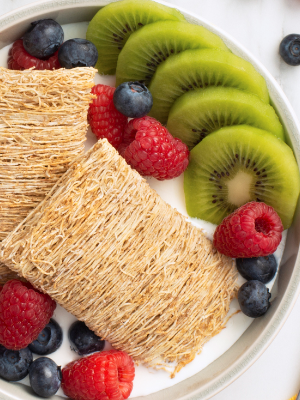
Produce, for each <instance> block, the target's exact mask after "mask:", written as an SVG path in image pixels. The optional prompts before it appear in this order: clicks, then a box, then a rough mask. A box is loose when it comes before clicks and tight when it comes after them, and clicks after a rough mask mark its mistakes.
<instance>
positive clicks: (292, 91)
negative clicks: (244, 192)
mask: <svg viewBox="0 0 300 400" xmlns="http://www.w3.org/2000/svg"><path fill="white" fill-rule="evenodd" d="M166 1H168V0H166ZM30 3H32V1H31V0H0V15H1V14H4V13H6V12H9V11H12V10H14V9H16V8H18V7H20V6H24V5H26V4H30ZM169 3H171V4H174V5H178V6H181V7H184V8H185V9H186V10H187V11H192V12H195V13H197V14H199V15H201V16H202V17H203V18H205V19H207V20H208V21H209V22H212V23H214V24H215V25H216V26H218V27H220V28H222V29H223V30H225V31H226V32H228V33H229V34H230V35H232V36H233V37H234V38H235V39H237V40H238V41H239V42H240V43H241V44H243V45H244V46H245V47H246V48H247V49H248V50H250V51H251V52H252V53H253V55H254V56H255V57H257V59H258V60H260V61H261V62H262V63H263V64H264V65H265V67H267V69H268V70H269V71H270V72H271V74H272V75H273V76H274V77H275V78H276V79H277V81H278V82H279V84H280V85H281V86H282V88H283V90H284V92H285V94H286V95H287V97H288V99H289V101H290V102H291V104H292V106H293V108H294V110H295V112H296V114H297V116H298V118H300V94H299V93H300V66H299V67H290V66H288V65H286V64H285V63H284V62H283V61H281V59H280V57H279V55H278V46H279V43H280V41H281V39H282V38H283V37H284V36H285V35H287V34H289V33H300V24H299V21H300V0H169ZM298 90H299V93H298ZM299 389H300V298H299V299H298V301H297V302H296V305H295V307H294V309H293V310H292V312H291V314H290V316H289V317H288V319H287V321H286V323H285V325H284V326H283V328H282V329H281V331H280V332H279V334H278V335H277V337H276V338H275V340H274V341H273V343H272V344H271V345H270V346H269V348H268V349H267V350H266V351H265V353H264V354H263V355H262V356H261V357H260V358H259V360H258V361H256V363H255V364H254V365H253V366H252V367H250V369H249V370H248V371H246V372H245V373H244V374H243V375H242V376H241V377H240V378H239V379H237V380H236V381H235V382H234V383H232V384H231V385H230V386H229V387H227V388H226V389H224V390H223V391H222V392H220V393H219V394H217V395H216V396H214V397H213V399H214V400H241V399H242V400H288V399H289V398H290V397H292V396H293V395H294V394H296V392H298V391H299ZM170 400H171V399H170Z"/></svg>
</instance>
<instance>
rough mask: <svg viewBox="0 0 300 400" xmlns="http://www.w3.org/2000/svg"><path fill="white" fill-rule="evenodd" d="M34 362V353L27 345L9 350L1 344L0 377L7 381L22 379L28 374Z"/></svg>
mask: <svg viewBox="0 0 300 400" xmlns="http://www.w3.org/2000/svg"><path fill="white" fill-rule="evenodd" d="M31 363H32V353H31V351H30V350H29V349H28V347H26V348H25V349H21V350H9V349H6V348H5V347H4V346H2V345H0V378H2V379H5V380H6V381H20V380H21V379H23V378H25V376H27V375H28V369H29V367H30V365H31Z"/></svg>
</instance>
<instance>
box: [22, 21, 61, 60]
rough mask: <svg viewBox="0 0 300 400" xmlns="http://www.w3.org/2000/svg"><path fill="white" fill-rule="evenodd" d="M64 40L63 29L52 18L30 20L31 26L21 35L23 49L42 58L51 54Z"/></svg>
mask: <svg viewBox="0 0 300 400" xmlns="http://www.w3.org/2000/svg"><path fill="white" fill-rule="evenodd" d="M63 41H64V31H63V29H62V27H61V26H60V25H59V23H58V22H56V21H54V20H53V19H40V20H38V21H34V22H31V28H30V29H29V30H28V31H27V32H26V33H25V35H24V36H23V45H24V48H25V50H26V51H27V52H28V53H29V54H31V55H32V56H34V57H36V58H40V59H42V60H44V59H46V58H48V57H50V56H52V54H54V53H55V52H56V51H57V50H58V48H59V46H60V45H61V44H62V42H63Z"/></svg>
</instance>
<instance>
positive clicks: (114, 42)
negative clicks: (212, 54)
mask: <svg viewBox="0 0 300 400" xmlns="http://www.w3.org/2000/svg"><path fill="white" fill-rule="evenodd" d="M169 19H170V20H174V21H185V18H184V16H183V15H182V14H181V13H180V12H179V11H178V10H176V9H175V8H171V7H167V6H164V5H162V4H159V3H156V2H154V1H151V0H143V1H141V0H121V1H117V2H116V3H111V4H108V5H107V6H105V7H103V8H101V9H100V10H99V11H98V12H97V14H96V15H95V16H94V18H93V19H92V20H91V22H90V23H89V26H88V29H87V33H86V38H87V39H88V40H90V41H91V42H92V43H94V45H95V46H96V47H97V50H98V62H97V64H96V68H97V69H98V71H99V72H100V73H102V74H115V72H116V66H117V60H118V56H119V53H120V51H121V50H122V48H123V47H124V45H125V43H126V41H127V39H128V38H129V36H130V35H131V34H132V33H133V32H134V31H136V30H138V29H140V28H141V27H142V26H144V25H147V24H151V23H152V22H157V21H161V20H162V21H164V20H169Z"/></svg>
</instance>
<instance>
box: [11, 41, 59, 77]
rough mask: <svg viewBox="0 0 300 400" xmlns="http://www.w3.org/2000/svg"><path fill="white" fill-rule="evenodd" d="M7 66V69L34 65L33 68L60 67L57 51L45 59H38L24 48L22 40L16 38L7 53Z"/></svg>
mask: <svg viewBox="0 0 300 400" xmlns="http://www.w3.org/2000/svg"><path fill="white" fill-rule="evenodd" d="M7 67H8V68H9V69H15V70H23V69H29V68H32V67H35V69H39V70H43V69H49V70H52V69H58V68H61V66H60V64H59V61H58V51H56V52H55V53H54V54H53V56H51V57H49V58H48V59H47V60H40V59H39V58H36V57H33V56H31V55H30V54H29V53H27V51H26V50H25V49H24V46H23V40H22V39H19V40H16V41H15V43H14V44H13V46H12V48H11V49H10V51H9V53H8V60H7Z"/></svg>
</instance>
